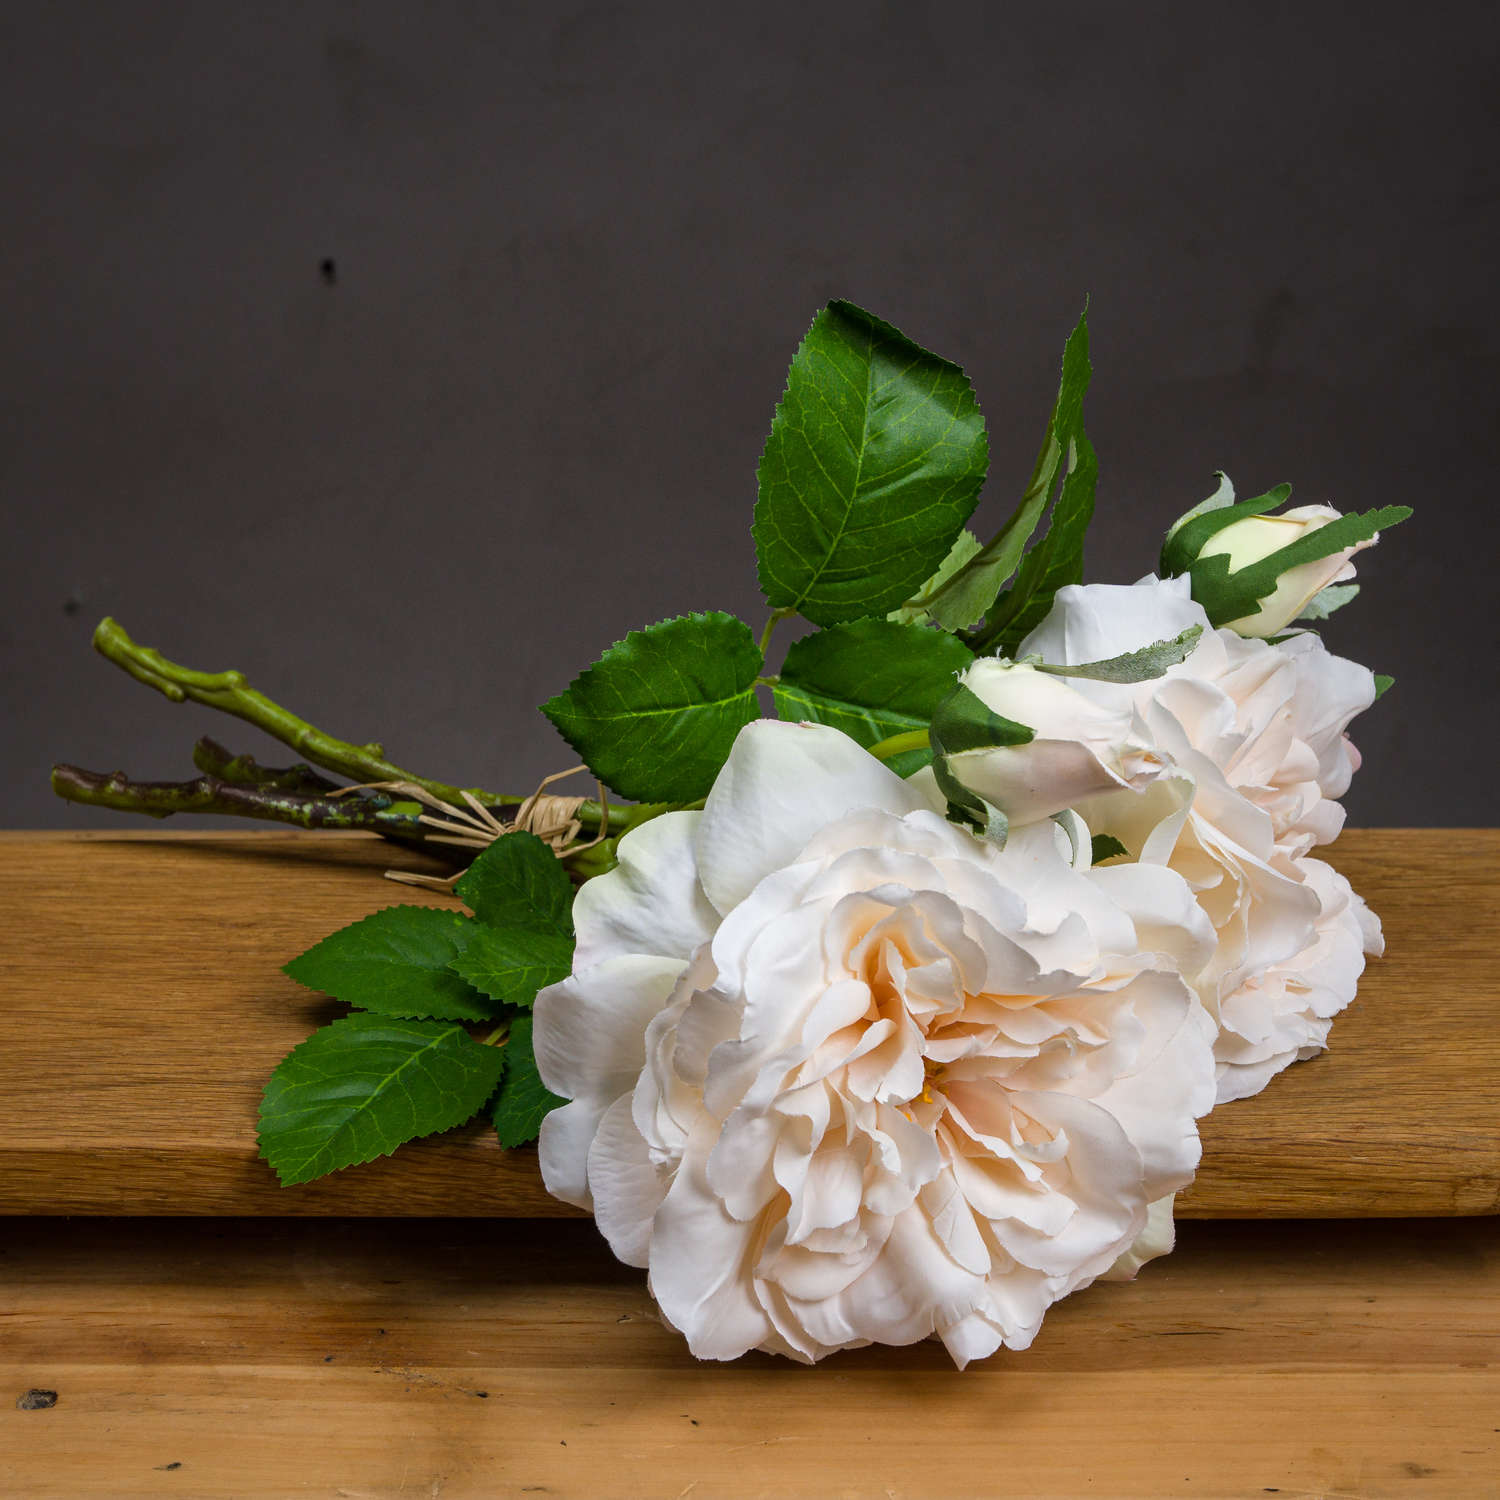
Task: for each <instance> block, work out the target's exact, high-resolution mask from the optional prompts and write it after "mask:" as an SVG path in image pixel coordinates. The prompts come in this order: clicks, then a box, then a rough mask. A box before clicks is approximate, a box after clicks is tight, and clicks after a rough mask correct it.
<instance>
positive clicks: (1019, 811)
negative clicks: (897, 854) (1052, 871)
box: [947, 657, 1170, 826]
mask: <svg viewBox="0 0 1500 1500" xmlns="http://www.w3.org/2000/svg"><path fill="white" fill-rule="evenodd" d="M959 681H960V682H961V683H962V685H963V686H964V687H966V688H968V689H969V691H970V692H972V693H973V694H974V696H975V697H977V698H978V699H979V700H980V701H981V702H982V703H983V704H984V705H985V707H986V708H988V709H990V710H991V712H993V713H997V714H999V715H1000V716H1001V717H1002V718H1006V719H1011V720H1013V721H1014V722H1016V723H1018V724H1024V725H1026V726H1027V727H1028V728H1029V729H1031V730H1033V731H1034V737H1033V738H1032V740H1031V741H1030V742H1029V743H1027V744H1024V745H1000V746H989V747H986V748H984V749H979V750H960V751H957V752H955V753H950V754H949V755H948V757H947V763H948V769H949V770H950V771H951V772H952V774H953V775H954V776H955V777H956V778H957V779H958V781H960V782H961V783H962V784H963V785H964V786H965V787H967V788H968V789H969V790H970V791H972V792H974V793H976V794H977V795H978V796H980V797H983V798H984V800H985V801H986V802H988V803H989V804H990V805H991V806H992V807H998V808H999V809H1000V811H1001V812H1003V813H1004V814H1005V816H1006V817H1007V818H1008V819H1009V820H1010V822H1011V823H1012V824H1013V825H1016V826H1020V825H1022V824H1026V823H1035V822H1037V821H1039V820H1040V819H1042V818H1049V817H1051V816H1052V814H1053V813H1058V812H1062V811H1063V810H1064V809H1065V808H1069V807H1073V806H1076V805H1077V804H1078V803H1079V802H1081V801H1082V800H1083V799H1084V798H1085V797H1089V796H1092V795H1094V794H1095V793H1097V792H1107V791H1115V790H1117V789H1118V788H1120V787H1129V788H1130V789H1131V790H1132V791H1142V790H1144V789H1145V788H1146V787H1148V786H1149V785H1150V784H1151V783H1152V782H1153V781H1155V780H1156V779H1157V777H1159V776H1160V775H1161V774H1162V773H1163V772H1164V771H1166V770H1167V769H1169V766H1170V762H1169V761H1168V760H1167V758H1166V757H1165V756H1164V755H1162V754H1160V753H1159V752H1158V751H1157V750H1156V748H1155V747H1154V746H1153V745H1152V744H1151V742H1150V741H1149V740H1148V739H1147V738H1146V737H1145V736H1144V734H1143V733H1140V732H1138V729H1137V725H1136V723H1135V715H1134V713H1133V712H1131V711H1128V710H1127V711H1125V712H1119V711H1116V710H1113V709H1109V708H1105V707H1102V706H1101V705H1099V704H1098V703H1095V702H1093V701H1092V700H1091V699H1089V698H1086V697H1085V696H1084V695H1083V694H1082V693H1080V692H1079V691H1078V690H1077V689H1076V688H1073V687H1070V686H1069V685H1068V683H1067V682H1066V681H1064V680H1063V679H1062V678H1061V677H1055V676H1053V675H1051V674H1050V673H1047V672H1039V671H1037V669H1036V668H1035V667H1032V666H1025V665H1017V664H1014V663H1011V662H1007V661H1002V660H999V659H998V658H994V657H986V658H983V659H981V660H979V661H976V662H975V663H974V665H973V666H971V667H970V668H969V669H968V670H967V671H966V672H965V673H964V674H963V676H962V677H961V678H960V679H959Z"/></svg>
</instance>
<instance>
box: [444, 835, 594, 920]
mask: <svg viewBox="0 0 1500 1500" xmlns="http://www.w3.org/2000/svg"><path fill="white" fill-rule="evenodd" d="M453 894H454V895H455V896H457V897H458V899H459V900H460V901H462V902H463V904H464V905H465V906H467V907H468V908H469V910H470V911H471V912H473V913H474V915H475V916H476V917H478V918H479V920H480V921H481V922H490V923H495V924H498V925H500V926H503V927H529V928H531V929H533V930H534V931H538V932H555V931H558V930H559V929H567V930H571V928H572V924H573V883H572V881H570V880H569V879H568V872H567V871H566V870H565V869H564V868H563V865H562V861H561V860H559V859H558V857H557V856H556V855H555V854H554V853H553V852H552V850H551V849H550V848H549V847H548V846H547V845H546V844H544V843H543V842H542V840H541V839H539V838H538V837H537V836H536V835H535V834H534V833H527V832H526V831H525V830H524V829H519V828H518V829H516V830H515V831H514V832H512V833H507V834H505V835H503V836H502V837H501V838H498V839H496V840H495V842H494V843H493V844H491V845H490V846H489V848H488V849H484V850H482V851H481V852H480V854H479V856H478V858H476V859H475V861H474V863H473V864H471V865H470V866H469V868H468V869H467V870H465V871H464V873H463V876H462V877H461V878H460V880H459V882H458V884H457V885H455V886H454V887H453Z"/></svg>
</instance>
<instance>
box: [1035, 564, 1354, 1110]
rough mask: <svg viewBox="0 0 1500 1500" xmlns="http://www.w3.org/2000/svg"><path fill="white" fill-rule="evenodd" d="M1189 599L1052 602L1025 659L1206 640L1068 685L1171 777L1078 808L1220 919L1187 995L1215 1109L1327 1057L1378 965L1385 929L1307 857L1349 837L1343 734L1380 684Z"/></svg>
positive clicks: (1136, 594) (1178, 593) (1310, 640)
mask: <svg viewBox="0 0 1500 1500" xmlns="http://www.w3.org/2000/svg"><path fill="white" fill-rule="evenodd" d="M1188 590H1189V585H1188V580H1187V579H1186V578H1174V579H1170V580H1167V581H1166V582H1162V581H1160V580H1158V579H1155V578H1147V579H1143V580H1142V581H1141V582H1140V583H1137V584H1135V585H1133V586H1131V587H1128V588H1127V587H1117V586H1113V585H1102V584H1092V585H1089V586H1087V587H1080V586H1072V587H1068V588H1064V589H1060V590H1059V591H1058V594H1057V599H1056V602H1055V604H1054V606H1053V608H1052V611H1051V613H1050V614H1049V615H1048V616H1047V618H1046V619H1045V620H1043V621H1042V623H1041V624H1040V625H1039V626H1038V627H1037V629H1036V630H1035V631H1034V632H1033V633H1032V634H1031V635H1030V636H1028V637H1027V639H1026V640H1025V641H1024V642H1023V643H1022V647H1021V649H1022V650H1023V651H1026V652H1036V653H1038V654H1039V655H1041V656H1042V657H1043V658H1044V659H1045V660H1047V661H1052V662H1058V663H1064V664H1074V663H1079V662H1086V661H1091V660H1096V659H1097V658H1098V657H1099V656H1100V655H1101V654H1102V650H1109V651H1113V652H1117V653H1118V652H1122V651H1130V650H1134V649H1137V648H1138V647H1141V646H1145V645H1149V644H1150V643H1151V642H1152V641H1156V640H1163V639H1167V638H1169V637H1171V636H1175V635H1177V634H1178V633H1179V632H1181V631H1182V630H1184V629H1186V628H1187V627H1189V626H1191V625H1202V626H1204V627H1205V628H1204V633H1203V635H1202V636H1201V638H1200V639H1199V642H1198V644H1197V646H1196V647H1195V649H1194V650H1193V652H1192V654H1191V655H1190V656H1189V657H1188V658H1187V660H1186V661H1184V662H1182V663H1181V664H1180V665H1178V666H1175V667H1172V668H1170V669H1169V670H1168V671H1167V673H1166V674H1165V676H1163V677H1160V678H1156V679H1152V680H1150V681H1147V682H1142V683H1136V684H1132V685H1129V686H1122V685H1118V684H1110V683H1099V682H1092V681H1085V680H1082V679H1080V680H1078V681H1077V682H1076V683H1075V685H1076V687H1077V688H1078V690H1079V691H1080V692H1083V693H1086V694H1088V695H1089V696H1090V697H1092V698H1094V699H1095V701H1096V702H1098V703H1099V704H1100V705H1101V706H1102V707H1106V708H1110V709H1114V710H1116V711H1123V710H1124V709H1125V708H1127V707H1129V708H1132V709H1134V711H1135V712H1136V713H1138V714H1139V715H1140V717H1141V720H1142V721H1143V723H1144V724H1145V726H1146V728H1147V729H1148V730H1149V732H1150V735H1151V738H1152V740H1153V741H1154V742H1155V744H1156V745H1157V747H1158V749H1159V750H1160V751H1161V752H1162V753H1163V754H1164V755H1165V756H1166V757H1167V758H1168V759H1169V760H1170V762H1171V764H1172V767H1173V768H1174V769H1173V771H1172V772H1170V773H1169V774H1167V775H1165V776H1163V777H1162V778H1160V779H1159V780H1158V781H1157V782H1156V783H1155V784H1154V785H1153V786H1151V787H1150V788H1148V789H1147V790H1146V791H1145V792H1144V793H1143V794H1141V795H1139V796H1131V795H1129V794H1125V795H1118V794H1106V795H1104V796H1097V797H1091V798H1087V799H1085V800H1084V801H1082V802H1080V803H1079V804H1078V807H1077V811H1078V812H1079V813H1080V814H1081V815H1082V816H1083V818H1084V819H1085V821H1086V822H1087V823H1088V825H1089V828H1090V829H1091V830H1092V831H1093V832H1094V833H1107V834H1111V835H1113V836H1114V837H1115V838H1118V839H1119V840H1120V841H1121V842H1122V843H1123V844H1124V845H1125V847H1126V849H1127V850H1128V851H1129V853H1130V855H1131V857H1133V858H1136V859H1141V860H1144V861H1146V862H1148V863H1159V864H1165V865H1167V866H1169V867H1170V868H1171V869H1173V870H1176V871H1177V872H1178V873H1179V874H1181V875H1182V876H1183V877H1184V878H1185V879H1186V880H1187V881H1188V883H1189V884H1190V885H1191V886H1192V887H1193V889H1194V891H1195V892H1196V893H1197V896H1198V900H1199V903H1200V904H1201V905H1202V907H1203V909H1204V910H1205V912H1207V913H1208V915H1209V916H1210V918H1211V919H1212V921H1213V923H1214V927H1215V929H1216V931H1217V934H1218V943H1217V945H1216V948H1215V951H1214V956H1213V960H1212V962H1211V963H1210V964H1209V965H1208V966H1207V968H1205V970H1204V971H1203V972H1202V973H1201V974H1200V975H1199V976H1197V979H1196V981H1195V982H1196V984H1197V988H1198V991H1199V994H1200V995H1201V997H1202V999H1203V1003H1204V1005H1205V1006H1206V1007H1207V1008H1208V1010H1209V1012H1210V1013H1211V1014H1212V1015H1213V1016H1214V1018H1215V1019H1216V1021H1218V1023H1219V1026H1220V1036H1219V1041H1218V1043H1217V1044H1216V1053H1217V1057H1218V1061H1219V1074H1220V1077H1219V1099H1220V1102H1223V1101H1225V1100H1228V1099H1238V1098H1243V1097H1245V1096H1246V1095H1248V1094H1253V1093H1255V1092H1257V1091H1258V1090H1259V1089H1261V1088H1263V1087H1264V1086H1265V1084H1266V1083H1267V1081H1268V1080H1269V1079H1270V1078H1271V1077H1272V1076H1274V1074H1276V1073H1277V1072H1279V1071H1280V1070H1281V1069H1282V1068H1285V1067H1287V1066H1288V1065H1289V1064H1290V1063H1293V1062H1295V1061H1297V1060H1298V1059H1299V1058H1306V1057H1310V1056H1312V1055H1313V1054H1314V1053H1316V1052H1318V1051H1320V1050H1321V1049H1322V1048H1323V1046H1324V1045H1325V1044H1326V1039H1327V1035H1328V1028H1329V1020H1330V1018H1331V1017H1332V1016H1333V1015H1335V1014H1336V1013H1337V1012H1338V1011H1339V1010H1342V1009H1343V1007H1344V1006H1345V1005H1347V1004H1348V1003H1349V1001H1350V1000H1352V999H1353V998H1354V993H1355V989H1356V986H1357V985H1358V982H1359V976H1360V974H1361V973H1362V972H1363V970H1364V959H1365V954H1366V953H1379V952H1380V951H1381V938H1380V927H1379V923H1378V922H1377V921H1376V920H1375V918H1374V917H1373V916H1372V915H1371V913H1370V912H1369V910H1368V908H1367V907H1366V906H1365V905H1364V903H1363V901H1361V900H1360V899H1359V897H1358V896H1356V895H1355V894H1354V893H1353V892H1352V891H1350V889H1349V886H1348V882H1347V881H1345V880H1344V879H1343V877H1342V876H1340V875H1338V874H1336V873H1335V872H1334V871H1333V870H1331V869H1330V868H1329V867H1328V866H1327V865H1325V864H1323V863H1322V862H1321V861H1318V860H1313V859H1309V858H1306V857H1305V856H1306V853H1307V850H1308V849H1309V848H1310V847H1312V846H1313V845H1315V844H1320V843H1326V842H1328V841H1329V840H1330V839H1332V838H1334V837H1336V836H1337V834H1338V831H1339V829H1340V828H1341V827H1342V825H1343V819H1344V810H1343V808H1342V807H1341V806H1340V805H1339V803H1338V802H1337V801H1336V800H1335V799H1336V798H1337V797H1338V796H1340V795H1342V793H1343V792H1344V791H1346V790H1347V788H1348V785H1349V779H1350V777H1351V775H1352V774H1353V771H1354V768H1355V766H1356V765H1357V764H1358V758H1357V756H1356V755H1355V753H1354V749H1353V746H1352V745H1350V744H1349V742H1348V739H1347V738H1346V736H1345V733H1344V731H1345V729H1346V728H1347V726H1348V724H1349V721H1350V720H1351V719H1352V718H1353V717H1354V715H1355V714H1357V713H1359V712H1360V711H1361V710H1362V709H1364V708H1367V707H1368V706H1369V705H1370V704H1371V703H1372V702H1373V701H1374V697H1375V684H1374V679H1373V677H1372V676H1371V674H1370V673H1369V672H1368V671H1366V670H1365V668H1363V667H1361V666H1358V665H1357V664H1355V663H1354V662H1350V661H1345V660H1343V659H1342V658H1340V657H1337V656H1334V655H1332V654H1331V653H1330V652H1329V651H1328V650H1327V649H1326V648H1325V647H1324V646H1323V643H1322V642H1321V640H1319V639H1318V637H1317V636H1316V635H1312V634H1310V633H1303V634H1299V635H1297V636H1294V637H1293V638H1292V639H1291V640H1289V641H1285V642H1282V643H1280V644H1276V645H1273V644H1271V643H1269V642H1267V641H1262V640H1247V639H1243V638H1241V637H1240V636H1239V635H1237V634H1236V633H1235V632H1233V631H1231V630H1229V629H1228V628H1227V627H1226V628H1224V629H1221V630H1218V631H1214V630H1211V629H1208V628H1207V625H1208V621H1207V618H1206V616H1205V615H1204V613H1203V611H1202V609H1201V608H1200V607H1199V605H1197V604H1196V603H1194V602H1193V600H1192V598H1191V596H1190V594H1189V591H1188ZM1101 648H1102V649H1101Z"/></svg>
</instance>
